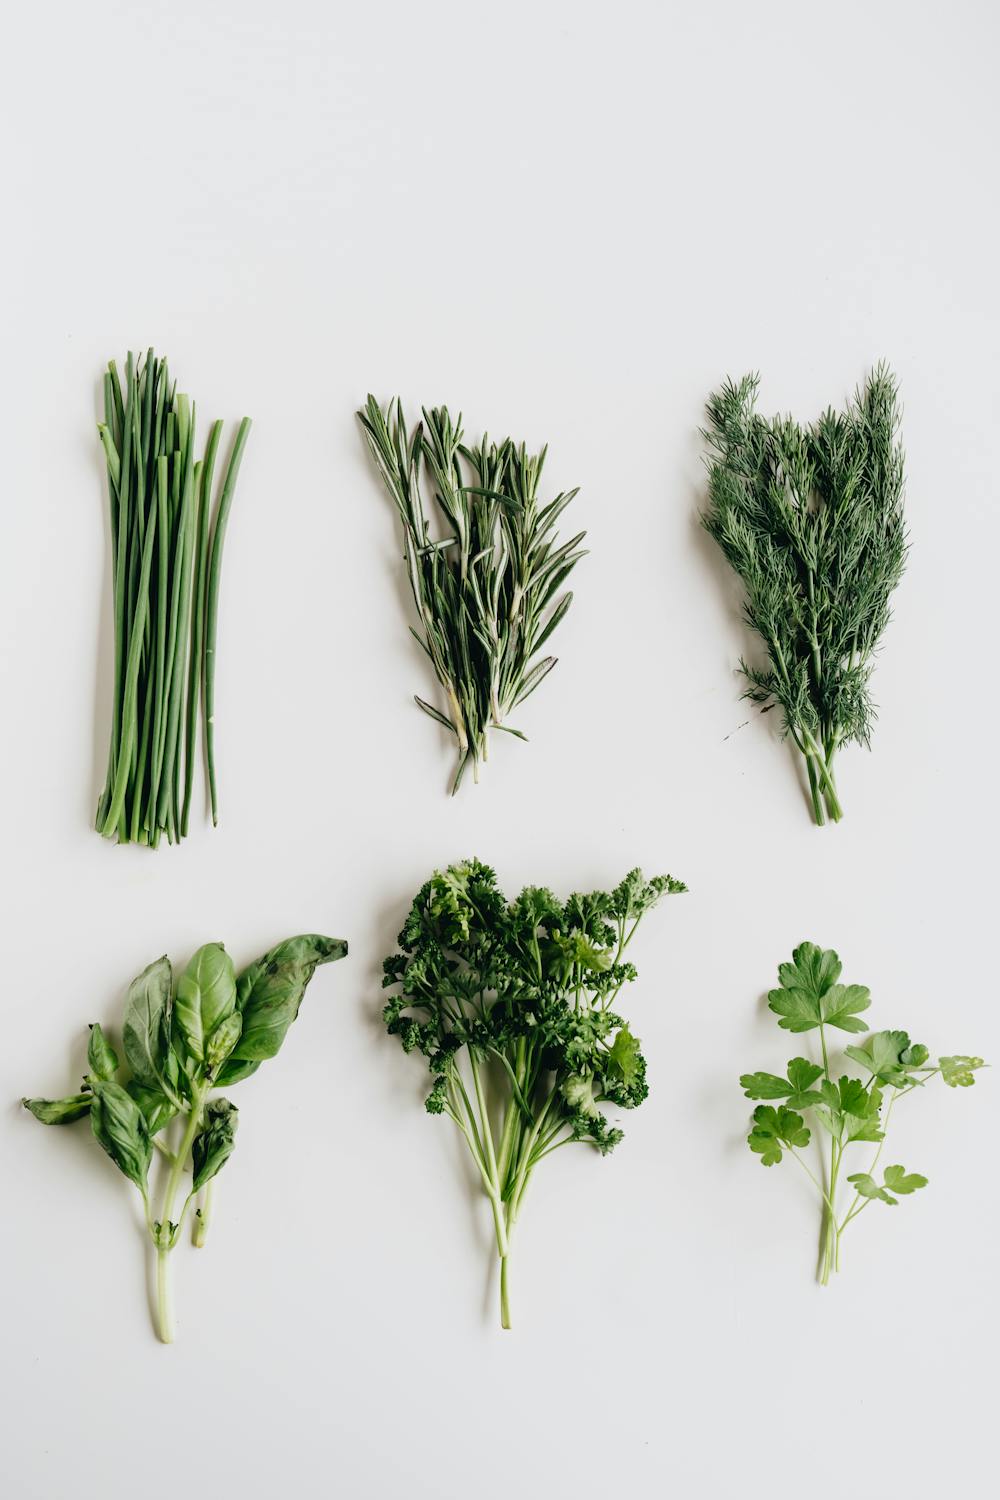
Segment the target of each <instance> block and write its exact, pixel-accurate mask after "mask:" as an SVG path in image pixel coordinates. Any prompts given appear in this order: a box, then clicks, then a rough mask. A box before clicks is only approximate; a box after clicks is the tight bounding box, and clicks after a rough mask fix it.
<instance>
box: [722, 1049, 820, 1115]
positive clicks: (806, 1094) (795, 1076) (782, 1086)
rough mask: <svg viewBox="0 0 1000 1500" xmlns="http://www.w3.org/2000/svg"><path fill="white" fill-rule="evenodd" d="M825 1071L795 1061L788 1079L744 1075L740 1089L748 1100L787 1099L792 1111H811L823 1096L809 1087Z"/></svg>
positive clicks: (793, 1060) (813, 1065)
mask: <svg viewBox="0 0 1000 1500" xmlns="http://www.w3.org/2000/svg"><path fill="white" fill-rule="evenodd" d="M822 1071H823V1069H822V1068H821V1067H818V1066H817V1065H816V1063H813V1062H810V1061H809V1059H808V1058H806V1057H793V1058H792V1060H791V1062H790V1063H789V1064H788V1077H787V1078H778V1077H777V1075H776V1074H774V1073H744V1074H743V1075H742V1076H741V1078H740V1086H741V1088H742V1089H743V1090H744V1092H745V1093H746V1096H747V1098H748V1099H787V1100H788V1104H789V1108H790V1109H812V1108H813V1107H814V1106H815V1105H817V1104H819V1103H821V1102H822V1096H821V1095H820V1094H818V1093H816V1091H815V1090H814V1089H812V1088H811V1087H810V1085H811V1084H813V1083H815V1081H816V1079H817V1078H818V1077H819V1076H820V1074H821V1073H822Z"/></svg>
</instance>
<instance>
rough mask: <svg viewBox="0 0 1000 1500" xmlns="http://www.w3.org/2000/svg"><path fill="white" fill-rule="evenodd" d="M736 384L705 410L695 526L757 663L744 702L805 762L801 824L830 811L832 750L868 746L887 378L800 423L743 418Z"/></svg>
mask: <svg viewBox="0 0 1000 1500" xmlns="http://www.w3.org/2000/svg"><path fill="white" fill-rule="evenodd" d="M758 386H759V378H758V376H756V375H746V376H744V378H743V379H742V380H741V381H739V383H738V384H734V383H733V382H732V381H727V382H726V383H725V385H723V387H722V388H721V390H719V391H718V392H717V393H716V394H715V395H713V396H712V397H711V399H710V400H709V402H708V418H709V427H708V430H707V431H705V432H704V434H703V436H704V437H705V439H706V441H707V443H708V446H709V450H710V453H709V458H708V468H709V506H708V510H707V512H706V513H705V515H704V517H703V521H704V525H705V527H706V529H707V530H708V531H709V533H710V534H711V535H712V536H713V537H715V540H716V541H717V542H718V543H719V546H720V547H721V548H722V550H723V552H724V553H725V555H726V557H727V558H728V559H729V561H730V563H731V564H732V566H733V567H734V568H735V569H736V572H737V573H738V574H739V575H740V577H741V578H742V580H743V583H744V586H745V588H746V602H745V606H744V607H745V614H746V619H747V622H748V623H749V624H750V625H751V626H752V628H753V629H754V630H755V631H757V633H758V634H759V635H760V637H761V638H762V640H763V641H764V644H765V646H766V647H767V653H768V657H769V665H768V666H767V667H766V668H760V667H754V666H750V665H748V663H747V662H745V661H741V662H740V669H741V671H742V672H743V674H744V676H745V677H746V679H747V682H748V684H749V686H748V687H747V691H746V694H745V696H746V697H747V698H749V699H751V700H752V701H753V702H754V703H756V704H758V705H759V706H760V707H761V708H762V709H763V710H764V711H767V710H768V709H769V708H772V707H774V705H775V704H777V705H778V706H779V707H780V708H781V711H782V715H783V719H784V733H785V734H786V735H787V736H788V737H789V738H790V739H791V740H792V742H793V744H794V745H795V746H796V748H797V749H798V750H799V751H800V752H801V754H802V756H803V757H804V760H805V765H806V772H807V775H808V778H809V790H810V795H811V799H812V808H813V816H814V817H815V820H816V822H817V823H819V824H822V823H823V822H824V821H825V819H826V816H827V815H828V816H829V817H830V818H831V819H832V820H833V821H834V822H836V821H837V820H839V818H840V817H841V815H842V809H841V805H840V798H839V796H838V794H837V787H836V782H835V780H834V757H835V755H836V753H837V751H838V749H839V748H840V746H841V745H845V744H850V743H851V742H852V741H853V742H855V743H857V744H862V745H865V746H870V741H871V732H872V725H873V721H874V719H875V709H874V706H873V704H872V701H871V696H870V694H869V691H868V684H869V679H870V677H871V673H872V668H873V665H874V656H875V651H876V649H877V647H878V643H879V639H880V637H881V635H882V633H883V631H884V630H885V627H886V625H887V624H888V621H889V601H890V598H891V595H892V591H893V589H894V588H895V587H896V585H897V583H898V582H899V580H900V577H901V576H902V572H903V567H904V564H905V561H906V553H907V541H906V528H905V524H904V520H903V450H902V446H901V444H900V442H899V440H898V433H899V420H900V414H899V403H898V391H897V386H896V380H895V377H894V376H893V375H892V373H891V372H890V371H889V370H888V368H887V367H886V366H885V365H879V367H878V368H877V369H876V370H875V371H874V373H873V374H871V375H870V376H869V378H868V379H867V380H866V381H865V383H864V385H862V386H861V387H860V388H859V389H858V391H857V392H856V393H855V396H854V399H853V401H851V402H850V403H849V405H848V407H847V410H846V411H844V412H837V411H834V410H832V409H830V410H828V411H826V412H824V414H823V415H822V416H821V417H820V419H819V420H818V421H817V422H815V423H814V424H813V425H812V426H810V427H806V428H804V427H801V426H799V424H798V423H797V422H795V421H793V420H792V418H791V417H775V418H774V419H773V420H772V421H767V420H766V419H765V418H764V417H761V416H760V415H759V414H758V412H757V411H756V399H757V390H758Z"/></svg>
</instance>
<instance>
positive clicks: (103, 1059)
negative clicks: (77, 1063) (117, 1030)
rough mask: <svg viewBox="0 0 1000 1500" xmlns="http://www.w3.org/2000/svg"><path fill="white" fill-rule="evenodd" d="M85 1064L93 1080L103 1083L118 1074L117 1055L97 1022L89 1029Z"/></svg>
mask: <svg viewBox="0 0 1000 1500" xmlns="http://www.w3.org/2000/svg"><path fill="white" fill-rule="evenodd" d="M87 1064H88V1066H89V1068H90V1071H91V1073H92V1074H93V1075H94V1077H95V1078H101V1079H103V1080H104V1081H105V1082H107V1080H108V1079H109V1078H114V1076H115V1074H116V1073H117V1072H118V1053H117V1052H116V1051H115V1049H114V1047H112V1045H111V1043H110V1042H109V1041H108V1039H107V1037H106V1036H105V1035H104V1032H103V1031H102V1030H101V1028H100V1025H99V1023H98V1022H97V1021H95V1022H94V1024H93V1025H92V1026H91V1028H90V1040H89V1042H88V1043H87Z"/></svg>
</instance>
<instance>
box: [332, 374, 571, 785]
mask: <svg viewBox="0 0 1000 1500" xmlns="http://www.w3.org/2000/svg"><path fill="white" fill-rule="evenodd" d="M358 417H359V419H360V421H361V425H362V427H363V428H364V432H365V437H366V439H367V442H368V446H369V448H370V450H371V454H372V457H373V458H374V460H375V463H376V465H377V466H378V469H379V472H380V473H381V475H382V478H383V479H384V480H385V484H386V487H387V489H388V491H389V494H390V495H391V496H392V499H393V501H394V502H395V505H396V508H397V510H398V512H399V517H400V520H401V522H402V525H403V544H404V559H405V562H406V569H407V574H408V577H409V580H410V589H411V591H412V593H413V600H414V603H415V605H416V608H417V614H418V616H419V619H420V630H419V631H418V630H413V628H412V627H411V631H412V633H413V635H414V636H415V637H416V639H417V640H418V641H419V643H420V645H421V646H422V647H423V648H424V650H425V652H426V653H427V656H428V657H429V659H430V662H431V665H432V667H433V669H434V674H435V676H436V677H437V680H438V682H439V683H440V684H441V687H442V689H443V691H444V711H443V712H442V711H441V710H439V709H437V708H435V707H434V706H433V704H430V703H428V702H426V701H425V700H424V699H423V698H420V697H416V695H415V701H416V703H417V704H418V706H419V707H420V708H422V709H423V711H424V712H425V713H426V714H429V715H430V717H431V718H432V719H435V720H436V721H437V722H438V723H439V724H441V725H443V726H444V727H445V728H446V729H448V730H450V731H451V733H452V734H453V735H454V736H455V739H456V741H457V744H458V766H457V769H456V772H455V777H454V781H453V783H452V793H455V792H457V791H458V788H459V786H460V784H461V781H462V776H463V775H464V773H465V770H466V767H467V766H468V765H470V764H471V766H472V774H473V778H474V780H476V781H478V780H479V767H480V764H481V762H483V761H485V760H487V759H488V757H489V732H490V730H491V729H503V730H506V731H507V733H509V734H513V735H516V736H517V737H518V739H525V738H526V736H525V735H523V734H522V733H521V731H520V730H518V729H514V728H512V727H511V726H510V725H508V724H507V723H506V722H505V720H506V718H507V716H508V714H510V713H511V711H512V710H513V709H514V708H516V707H517V706H518V704H520V703H523V702H524V700H525V698H527V697H528V696H529V694H531V693H533V692H534V690H535V688H536V687H538V685H539V683H540V682H541V681H542V679H543V678H545V677H546V676H547V675H548V674H549V672H550V671H551V670H552V668H553V667H554V666H555V664H556V658H555V657H554V656H543V657H540V658H539V656H538V652H539V651H540V650H541V648H542V646H543V645H544V644H545V642H546V641H547V640H548V639H549V636H550V635H551V634H552V632H553V631H554V630H555V628H556V626H557V625H558V624H559V622H560V620H561V619H562V618H563V616H564V615H565V614H566V611H567V610H568V609H569V606H570V603H571V602H572V598H573V595H572V593H566V594H563V595H561V597H559V598H558V599H556V596H557V594H558V593H559V590H560V589H561V588H562V586H563V584H564V583H565V582H566V579H567V578H568V577H569V574H570V573H571V571H572V570H573V568H574V567H575V566H576V564H577V563H578V562H579V560H580V558H581V557H584V556H586V553H585V551H584V550H582V549H581V547H580V543H581V542H582V541H583V538H584V535H585V533H584V532H582V531H581V532H579V533H578V534H577V535H576V536H573V537H571V538H570V540H569V541H567V542H563V543H561V544H559V545H557V538H556V535H555V526H556V522H557V521H558V519H559V517H560V516H561V515H562V513H563V511H564V510H565V509H566V507H567V505H569V503H570V501H571V500H572V499H573V498H574V496H575V495H576V494H577V493H578V491H577V490H575V489H574V490H567V491H564V492H563V493H561V494H559V495H556V497H555V499H553V500H550V501H549V502H548V503H547V504H545V505H540V504H539V500H538V486H539V481H540V479H541V475H542V468H543V465H544V463H545V455H546V451H547V450H546V449H545V448H543V449H542V451H541V452H540V453H538V454H537V455H532V454H529V453H528V452H527V451H526V449H525V446H524V444H523V443H521V444H519V445H518V444H515V443H513V442H512V441H511V439H510V438H505V439H504V440H503V442H501V443H491V442H490V441H489V439H488V438H487V437H485V436H484V437H483V439H482V441H481V442H480V444H479V445H478V447H475V448H470V447H466V446H465V444H463V442H462V418H461V415H459V417H458V420H457V421H454V422H453V421H452V418H451V416H450V415H449V413H448V409H447V407H444V406H442V407H435V408H433V409H432V410H430V411H428V410H427V409H426V408H425V409H424V412H423V422H421V423H418V424H417V426H416V428H415V429H414V431H413V433H412V434H411V433H409V432H408V431H407V427H406V420H405V418H404V416H403V410H402V405H401V403H400V401H399V400H398V399H397V400H396V401H391V402H390V403H389V405H388V406H387V408H386V410H385V412H383V411H382V410H381V408H380V407H379V405H378V402H377V401H376V400H375V397H374V396H369V397H368V402H367V405H366V406H365V408H364V410H362V411H359V412H358ZM422 483H423V484H425V485H426V484H429V485H430V486H431V487H432V490H433V494H434V501H435V504H436V506H437V508H438V510H439V511H440V513H441V516H442V517H443V520H444V523H445V527H446V532H445V535H444V536H443V537H442V538H440V539H436V538H435V537H433V536H432V533H431V526H430V522H429V520H428V516H427V511H426V508H425V505H424V499H423V493H422V487H421V486H422ZM553 600H555V601H556V602H555V603H553Z"/></svg>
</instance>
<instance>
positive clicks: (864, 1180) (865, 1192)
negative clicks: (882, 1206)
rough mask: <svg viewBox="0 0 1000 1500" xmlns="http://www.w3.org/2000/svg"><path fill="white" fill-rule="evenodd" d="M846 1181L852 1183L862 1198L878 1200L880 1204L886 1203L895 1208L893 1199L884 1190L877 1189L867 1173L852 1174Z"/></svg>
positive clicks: (875, 1183) (877, 1186) (873, 1180)
mask: <svg viewBox="0 0 1000 1500" xmlns="http://www.w3.org/2000/svg"><path fill="white" fill-rule="evenodd" d="M847 1180H848V1182H853V1184H854V1186H855V1188H856V1189H857V1191H858V1192H859V1193H860V1194H861V1196H862V1198H878V1199H879V1200H880V1201H881V1202H882V1203H888V1204H890V1205H891V1206H892V1207H895V1204H896V1200H895V1198H892V1197H890V1195H889V1194H888V1193H887V1192H886V1191H885V1188H881V1187H879V1185H878V1183H877V1182H876V1181H875V1179H874V1177H872V1176H870V1174H869V1173H868V1172H854V1173H852V1175H851V1176H850V1177H848V1179H847Z"/></svg>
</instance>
